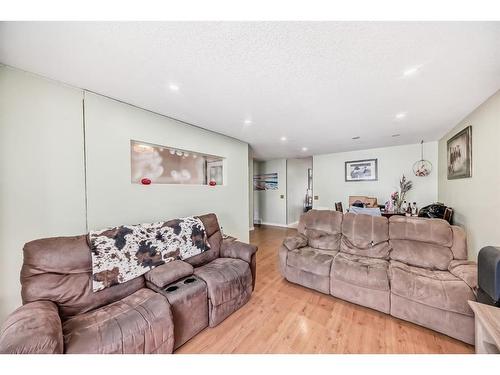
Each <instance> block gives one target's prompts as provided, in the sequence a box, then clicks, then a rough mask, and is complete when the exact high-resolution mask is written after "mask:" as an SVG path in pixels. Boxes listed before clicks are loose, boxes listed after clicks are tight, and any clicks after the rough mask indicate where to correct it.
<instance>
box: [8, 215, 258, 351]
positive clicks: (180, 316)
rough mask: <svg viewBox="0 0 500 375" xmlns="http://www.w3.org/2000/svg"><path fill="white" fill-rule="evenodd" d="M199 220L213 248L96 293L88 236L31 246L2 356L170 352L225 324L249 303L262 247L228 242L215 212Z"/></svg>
mask: <svg viewBox="0 0 500 375" xmlns="http://www.w3.org/2000/svg"><path fill="white" fill-rule="evenodd" d="M200 219H201V220H202V221H203V223H204V225H205V229H206V232H207V235H208V241H209V243H210V245H211V249H210V250H208V251H206V252H204V253H201V254H199V255H196V256H194V257H192V258H189V259H186V260H185V261H174V262H172V263H167V264H165V265H163V266H159V267H157V268H155V269H153V270H152V271H150V272H149V273H148V274H146V275H144V276H140V277H137V278H135V279H133V280H130V281H128V282H126V283H123V284H119V285H115V286H112V287H109V288H106V289H103V290H101V291H98V292H95V293H94V292H92V287H91V277H92V274H91V267H92V266H91V255H90V248H89V246H88V243H87V236H86V235H81V236H75V237H57V238H46V239H40V240H36V241H32V242H29V243H27V244H26V245H25V247H24V249H23V250H24V263H23V267H22V270H21V284H22V291H21V294H22V300H23V306H21V307H20V308H18V309H17V310H16V311H14V312H13V313H12V314H11V315H10V316H9V317H8V318H7V320H6V322H5V323H4V325H3V327H2V330H1V333H0V353H172V351H173V350H174V348H177V347H179V346H180V345H182V344H183V343H185V342H186V341H187V340H189V339H190V338H191V337H193V336H194V335H196V334H197V333H198V332H199V331H201V330H202V329H204V328H205V327H207V326H208V325H210V326H211V327H213V326H216V325H217V324H219V323H220V322H221V321H223V320H224V319H225V318H226V317H228V316H229V315H230V314H231V313H233V312H234V311H236V310H237V309H239V308H240V307H241V306H243V305H244V304H245V303H246V302H247V301H248V300H249V298H250V295H251V293H252V290H253V286H254V284H255V271H256V263H255V255H256V251H257V248H256V247H255V246H252V245H248V244H244V243H241V242H238V241H230V242H228V241H223V240H222V235H221V232H220V229H219V224H218V222H217V217H216V216H215V215H214V214H208V215H203V216H200ZM146 280H147V281H146Z"/></svg>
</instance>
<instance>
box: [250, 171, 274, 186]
mask: <svg viewBox="0 0 500 375" xmlns="http://www.w3.org/2000/svg"><path fill="white" fill-rule="evenodd" d="M253 189H254V190H278V173H264V174H256V175H254V176H253Z"/></svg>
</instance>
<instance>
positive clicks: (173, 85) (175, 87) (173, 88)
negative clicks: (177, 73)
mask: <svg viewBox="0 0 500 375" xmlns="http://www.w3.org/2000/svg"><path fill="white" fill-rule="evenodd" d="M168 88H169V89H170V90H171V91H179V86H178V85H176V84H175V83H171V84H169V85H168Z"/></svg>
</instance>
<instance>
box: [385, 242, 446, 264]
mask: <svg viewBox="0 0 500 375" xmlns="http://www.w3.org/2000/svg"><path fill="white" fill-rule="evenodd" d="M389 242H390V244H391V247H392V251H391V259H392V260H397V261H399V262H402V263H406V264H408V265H410V266H416V267H423V268H428V269H433V270H441V271H446V270H447V269H448V265H449V264H450V262H451V261H452V260H453V253H452V252H451V250H450V248H449V247H446V246H441V245H435V244H432V243H426V242H421V241H413V240H390V241H389Z"/></svg>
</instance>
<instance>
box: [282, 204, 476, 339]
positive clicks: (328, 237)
mask: <svg viewBox="0 0 500 375" xmlns="http://www.w3.org/2000/svg"><path fill="white" fill-rule="evenodd" d="M279 263H280V270H281V273H282V275H283V276H284V277H285V278H286V279H287V280H288V281H291V282H293V283H297V284H300V285H303V286H306V287H309V288H312V289H315V290H317V291H320V292H322V293H326V294H331V295H333V296H335V297H338V298H341V299H344V300H346V301H349V302H353V303H356V304H359V305H363V306H366V307H370V308H372V309H375V310H378V311H381V312H384V313H386V314H391V315H393V316H395V317H397V318H400V319H404V320H408V321H410V322H413V323H416V324H419V325H422V326H424V327H428V328H431V329H433V330H436V331H438V332H441V333H444V334H446V335H448V336H451V337H454V338H456V339H459V340H462V341H464V342H467V343H469V344H473V343H474V316H473V313H472V311H471V309H470V307H469V305H468V303H467V301H468V300H475V299H476V297H475V290H476V288H477V269H476V264H475V262H471V261H467V244H466V238H465V232H464V230H463V229H462V228H460V227H457V226H452V225H449V224H448V222H446V221H444V220H441V219H424V218H413V217H405V216H392V217H391V218H390V220H388V219H387V218H384V217H375V216H368V215H356V214H353V213H347V214H342V213H340V212H336V211H326V210H325V211H323V210H321V211H318V210H312V211H309V212H308V213H306V214H304V215H302V217H301V219H300V222H299V226H298V234H297V235H296V236H293V237H288V238H286V239H285V240H284V241H283V245H282V246H281V247H280V249H279Z"/></svg>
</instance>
